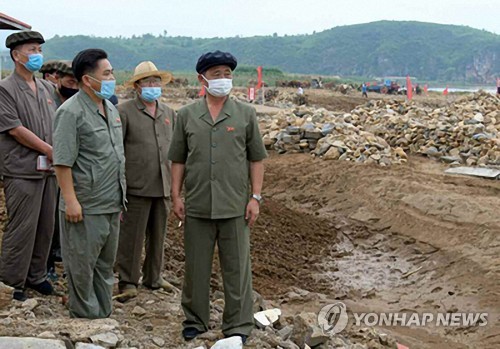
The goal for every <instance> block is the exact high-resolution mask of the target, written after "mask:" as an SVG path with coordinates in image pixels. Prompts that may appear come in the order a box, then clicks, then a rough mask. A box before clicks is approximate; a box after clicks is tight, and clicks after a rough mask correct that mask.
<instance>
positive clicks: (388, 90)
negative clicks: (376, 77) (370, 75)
mask: <svg viewBox="0 0 500 349" xmlns="http://www.w3.org/2000/svg"><path fill="white" fill-rule="evenodd" d="M400 89H401V86H399V84H398V82H397V81H391V80H389V79H386V80H382V81H374V82H367V83H366V90H367V91H368V92H376V93H383V94H389V95H395V94H399V92H400Z"/></svg>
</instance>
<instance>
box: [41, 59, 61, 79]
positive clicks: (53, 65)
mask: <svg viewBox="0 0 500 349" xmlns="http://www.w3.org/2000/svg"><path fill="white" fill-rule="evenodd" d="M58 65H59V61H58V60H55V59H51V60H49V61H46V62H45V63H43V64H42V67H41V68H40V70H39V72H40V74H42V78H43V79H44V80H47V81H49V82H51V83H52V84H54V85H55V84H57V66H58Z"/></svg>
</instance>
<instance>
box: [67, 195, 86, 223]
mask: <svg viewBox="0 0 500 349" xmlns="http://www.w3.org/2000/svg"><path fill="white" fill-rule="evenodd" d="M66 220H67V221H68V222H70V223H78V222H81V221H82V220H83V214H82V206H80V203H79V202H78V200H74V201H70V202H68V203H66Z"/></svg>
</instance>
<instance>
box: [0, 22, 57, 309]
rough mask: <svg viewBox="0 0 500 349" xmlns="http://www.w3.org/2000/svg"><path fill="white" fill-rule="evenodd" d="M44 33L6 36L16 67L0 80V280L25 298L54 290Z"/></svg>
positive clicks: (49, 101) (53, 191)
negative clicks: (4, 217) (0, 221)
mask: <svg viewBox="0 0 500 349" xmlns="http://www.w3.org/2000/svg"><path fill="white" fill-rule="evenodd" d="M44 42H45V40H44V38H43V36H42V35H41V34H40V33H38V32H36V31H22V32H17V33H14V34H11V35H9V36H8V37H7V40H6V46H7V48H9V49H10V56H11V58H12V60H13V61H14V64H15V69H14V72H13V73H12V74H11V75H10V76H9V77H7V78H6V79H4V80H2V81H0V153H1V154H2V162H3V166H2V175H3V178H4V192H5V201H6V206H7V214H8V216H9V221H8V223H7V228H6V230H5V232H4V234H3V237H2V253H1V260H0V280H1V281H3V282H4V283H5V284H7V285H10V286H12V287H14V289H15V291H14V299H17V300H21V301H22V300H25V299H26V297H27V296H26V294H25V288H26V287H29V288H33V289H35V290H37V291H39V292H40V293H42V294H52V293H53V289H52V286H51V284H50V283H49V282H48V281H47V269H46V264H47V257H48V253H49V248H50V242H51V239H52V235H53V232H54V211H55V204H56V187H57V183H56V180H55V177H54V173H53V171H52V169H51V164H50V163H51V161H52V122H53V118H54V110H55V109H54V106H55V105H54V100H53V95H52V94H53V87H52V86H51V85H50V84H49V83H48V82H46V81H44V80H40V79H37V78H36V77H35V76H34V72H36V71H37V70H39V69H40V67H41V66H42V63H43V55H42V47H41V45H42V44H43V43H44Z"/></svg>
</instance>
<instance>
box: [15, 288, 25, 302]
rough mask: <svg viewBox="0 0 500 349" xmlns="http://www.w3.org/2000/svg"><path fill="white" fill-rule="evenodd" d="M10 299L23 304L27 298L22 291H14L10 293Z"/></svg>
mask: <svg viewBox="0 0 500 349" xmlns="http://www.w3.org/2000/svg"><path fill="white" fill-rule="evenodd" d="M12 299H15V300H16V301H20V302H24V301H25V300H27V299H28V296H26V293H25V292H24V291H23V290H14V292H13V293H12Z"/></svg>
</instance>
